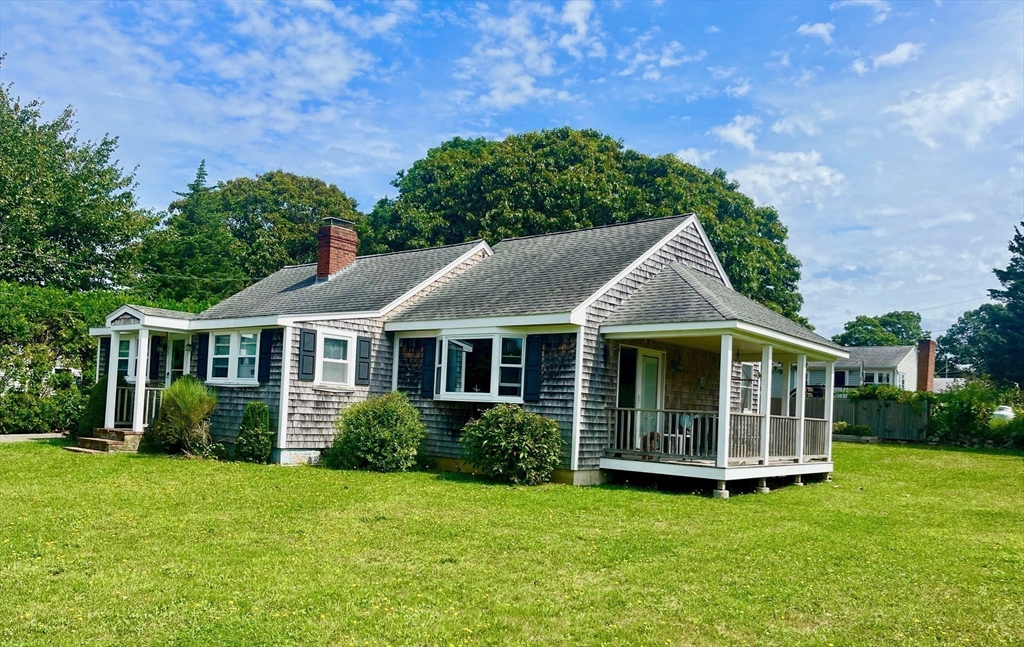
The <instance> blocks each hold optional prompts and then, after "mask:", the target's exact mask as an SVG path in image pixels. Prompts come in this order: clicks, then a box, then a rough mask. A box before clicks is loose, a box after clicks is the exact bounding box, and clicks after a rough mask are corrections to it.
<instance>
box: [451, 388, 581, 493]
mask: <svg viewBox="0 0 1024 647" xmlns="http://www.w3.org/2000/svg"><path fill="white" fill-rule="evenodd" d="M460 442H461V443H462V447H463V451H464V452H465V455H466V459H467V460H468V461H469V462H470V463H472V464H473V465H474V466H475V467H477V468H478V469H479V470H480V471H481V472H483V473H484V474H485V475H487V476H490V477H491V478H494V479H497V480H500V481H505V482H508V483H515V484H522V485H536V484H538V483H544V482H545V481H548V480H549V479H550V478H551V472H552V471H553V470H554V469H555V467H557V466H558V461H559V459H560V458H561V455H562V435H561V432H559V430H558V423H556V422H555V421H554V420H551V419H549V418H545V417H543V416H540V415H537V414H536V413H530V412H528V411H524V410H523V409H522V407H517V406H513V405H510V404H500V405H498V406H496V407H494V408H492V409H488V410H487V411H485V412H484V413H483V415H481V416H480V417H479V418H478V419H476V420H471V421H470V422H469V424H467V425H466V426H465V428H463V430H462V438H461V440H460Z"/></svg>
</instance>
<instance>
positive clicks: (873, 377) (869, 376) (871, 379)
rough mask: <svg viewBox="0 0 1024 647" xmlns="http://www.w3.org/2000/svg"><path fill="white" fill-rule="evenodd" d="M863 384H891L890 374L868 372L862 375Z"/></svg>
mask: <svg viewBox="0 0 1024 647" xmlns="http://www.w3.org/2000/svg"><path fill="white" fill-rule="evenodd" d="M864 384H892V373H882V372H876V371H868V372H866V373H864Z"/></svg>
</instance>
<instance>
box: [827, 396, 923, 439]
mask: <svg viewBox="0 0 1024 647" xmlns="http://www.w3.org/2000/svg"><path fill="white" fill-rule="evenodd" d="M819 400H820V398H819ZM832 407H833V408H832V420H833V421H834V422H839V421H840V420H843V421H845V422H848V423H850V424H851V425H867V426H868V427H871V430H872V431H874V432H875V435H876V436H878V437H879V438H885V439H888V440H924V439H925V436H926V435H927V432H928V407H927V406H924V405H919V406H917V407H915V406H914V405H913V404H910V403H909V402H892V401H889V400H860V401H859V402H858V401H856V400H848V399H846V398H836V399H835V400H834V401H833V405H832Z"/></svg>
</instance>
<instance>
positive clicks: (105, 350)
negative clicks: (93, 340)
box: [100, 337, 110, 375]
mask: <svg viewBox="0 0 1024 647" xmlns="http://www.w3.org/2000/svg"><path fill="white" fill-rule="evenodd" d="M109 373H110V337H101V338H100V375H107V374H109Z"/></svg>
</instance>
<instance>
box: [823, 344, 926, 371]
mask: <svg viewBox="0 0 1024 647" xmlns="http://www.w3.org/2000/svg"><path fill="white" fill-rule="evenodd" d="M846 351H847V352H848V353H850V357H849V359H839V360H836V368H843V369H848V368H860V367H861V366H864V367H865V368H896V367H897V366H898V365H899V363H900V362H902V361H903V360H904V359H906V357H907V355H908V354H910V353H912V352H916V351H917V346H847V347H846ZM818 364H819V363H818V362H809V363H808V364H807V365H808V366H811V367H813V368H818ZM820 366H825V365H824V364H820Z"/></svg>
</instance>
